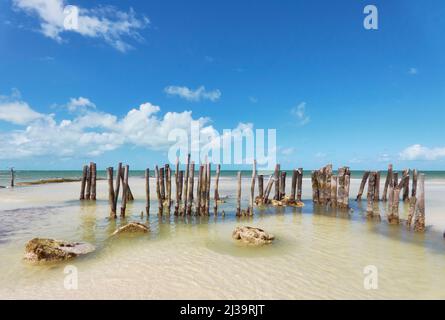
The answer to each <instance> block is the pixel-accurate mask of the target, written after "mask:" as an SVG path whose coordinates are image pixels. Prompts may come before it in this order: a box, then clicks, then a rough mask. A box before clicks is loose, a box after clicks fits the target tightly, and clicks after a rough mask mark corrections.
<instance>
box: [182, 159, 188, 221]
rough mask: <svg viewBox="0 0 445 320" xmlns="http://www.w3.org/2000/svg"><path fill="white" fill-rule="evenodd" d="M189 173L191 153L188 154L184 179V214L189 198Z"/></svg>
mask: <svg viewBox="0 0 445 320" xmlns="http://www.w3.org/2000/svg"><path fill="white" fill-rule="evenodd" d="M189 174H190V153H189V154H188V155H187V162H186V165H185V181H184V193H183V199H182V202H183V203H184V210H183V212H184V215H185V214H186V211H187V198H188V187H189Z"/></svg>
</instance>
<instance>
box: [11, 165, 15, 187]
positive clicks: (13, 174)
mask: <svg viewBox="0 0 445 320" xmlns="http://www.w3.org/2000/svg"><path fill="white" fill-rule="evenodd" d="M14 186H15V172H14V168H11V188H14Z"/></svg>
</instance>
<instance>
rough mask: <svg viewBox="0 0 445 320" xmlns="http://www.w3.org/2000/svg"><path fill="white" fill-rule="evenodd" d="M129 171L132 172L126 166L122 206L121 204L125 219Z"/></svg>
mask: <svg viewBox="0 0 445 320" xmlns="http://www.w3.org/2000/svg"><path fill="white" fill-rule="evenodd" d="M128 171H130V167H129V166H128V165H125V169H124V181H123V184H122V192H123V193H122V204H121V217H123V218H125V211H126V210H127V200H128V196H127V189H128V188H127V186H128Z"/></svg>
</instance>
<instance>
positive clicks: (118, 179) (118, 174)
mask: <svg viewBox="0 0 445 320" xmlns="http://www.w3.org/2000/svg"><path fill="white" fill-rule="evenodd" d="M121 174H122V162H119V164H118V166H117V172H116V190H115V191H114V208H115V210H116V211H117V201H118V199H119V189H120V187H121ZM122 188H123V187H122Z"/></svg>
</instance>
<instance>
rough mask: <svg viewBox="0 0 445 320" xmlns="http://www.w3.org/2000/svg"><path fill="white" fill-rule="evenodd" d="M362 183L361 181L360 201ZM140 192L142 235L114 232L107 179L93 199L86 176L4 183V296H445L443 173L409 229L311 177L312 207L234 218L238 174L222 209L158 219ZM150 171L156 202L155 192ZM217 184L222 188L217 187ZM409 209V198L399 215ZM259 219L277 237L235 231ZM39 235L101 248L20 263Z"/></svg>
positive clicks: (228, 182) (134, 217)
mask: <svg viewBox="0 0 445 320" xmlns="http://www.w3.org/2000/svg"><path fill="white" fill-rule="evenodd" d="M248 180H249V179H247V178H245V179H244V180H243V192H242V196H243V207H246V206H247V204H248V187H249V182H248ZM359 183H360V180H358V179H353V180H352V183H351V197H353V196H355V195H356V194H357V190H358V185H359ZM130 186H131V187H132V191H133V194H134V196H135V198H136V200H135V201H134V202H133V203H131V204H129V206H128V208H127V210H128V216H127V218H126V221H139V222H143V223H148V225H149V227H150V232H149V233H148V234H147V235H142V236H138V237H135V236H125V237H118V238H116V237H111V234H112V233H113V232H114V230H115V229H116V228H117V227H118V226H120V225H123V224H124V223H125V222H126V221H122V220H121V219H118V220H117V221H112V220H110V219H109V218H108V216H109V206H108V203H107V184H106V181H98V186H97V189H98V200H97V202H96V203H93V202H83V203H81V202H80V201H79V200H77V199H78V195H79V188H80V186H79V183H78V182H71V183H61V184H46V185H38V186H28V187H20V188H15V189H1V190H0V207H1V210H0V216H1V218H2V223H1V224H0V256H1V257H2V259H1V260H0V298H2V299H17V298H19V299H22V298H26V299H29V298H39V299H53V298H54V299H80V298H81V299H351V298H352V299H375V298H376V299H384V298H385V299H408V298H414V299H430V298H431V299H441V298H445V293H444V291H443V287H444V286H445V276H443V275H442V270H443V269H444V267H445V240H444V239H443V237H442V232H443V231H444V230H445V212H444V209H443V208H444V207H445V206H444V200H443V196H442V195H443V194H444V193H445V180H440V179H435V180H427V181H426V222H427V225H428V230H427V232H426V233H425V234H416V233H414V232H413V231H408V230H406V228H405V227H404V226H403V225H400V226H394V225H388V223H387V222H386V221H385V207H384V204H383V203H381V204H380V211H381V215H382V221H380V222H379V221H369V220H367V219H366V213H365V212H364V211H363V209H366V200H364V201H363V202H362V204H360V203H356V202H355V201H353V200H351V207H352V212H350V213H349V214H348V213H347V212H340V211H335V210H334V211H332V210H326V209H321V208H317V207H315V208H314V207H313V205H312V201H311V189H310V187H311V186H310V181H309V180H307V179H304V181H303V200H304V203H305V207H304V208H290V207H288V208H273V207H269V208H267V209H264V210H259V209H256V210H255V215H254V217H253V218H236V217H235V213H234V208H235V204H234V199H235V192H236V181H235V178H232V177H223V178H222V179H221V182H220V194H221V195H227V196H229V200H228V201H227V203H225V204H222V205H221V206H220V211H222V210H224V211H225V216H224V217H222V216H221V215H219V216H217V217H214V216H211V217H208V218H203V217H201V218H198V217H190V218H181V217H179V218H178V217H174V216H173V215H171V216H169V217H168V216H163V217H159V216H158V215H157V214H156V212H157V211H156V210H157V203H156V201H154V200H153V201H152V204H151V206H152V208H151V215H150V216H149V217H148V218H147V217H146V216H144V217H141V211H143V210H144V209H145V201H144V180H143V179H142V178H136V177H135V178H131V179H130ZM154 190H155V188H154V183H153V179H152V186H151V191H152V196H151V198H152V199H155V198H156V196H155V193H154ZM212 190H213V186H212ZM407 213H408V208H407V206H406V205H404V204H401V209H400V215H401V218H406V216H407ZM240 225H250V226H255V227H261V228H264V229H265V230H267V231H268V232H270V233H272V234H274V235H275V236H276V238H277V240H276V241H275V242H274V243H273V244H272V245H270V246H264V247H259V248H252V247H246V246H243V245H240V244H238V243H236V242H235V241H234V240H232V238H231V233H232V231H233V229H234V228H235V227H236V226H240ZM34 237H48V238H56V239H64V240H73V241H86V242H89V243H92V244H94V245H95V246H96V247H97V250H96V251H95V252H94V253H92V254H90V255H87V256H85V257H82V258H78V259H76V260H72V261H69V262H67V263H63V264H57V265H50V266H32V265H29V264H27V263H25V262H24V261H23V259H22V257H23V252H24V246H25V244H26V242H27V241H29V240H30V239H32V238H34ZM67 265H73V266H75V267H76V268H77V270H78V281H79V284H78V289H77V290H67V289H65V287H64V277H65V276H66V275H65V274H64V268H65V267H66V266H67ZM369 265H372V266H375V267H377V268H378V272H379V288H378V290H366V289H365V288H364V285H363V282H364V273H363V271H364V268H365V267H366V266H369Z"/></svg>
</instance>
